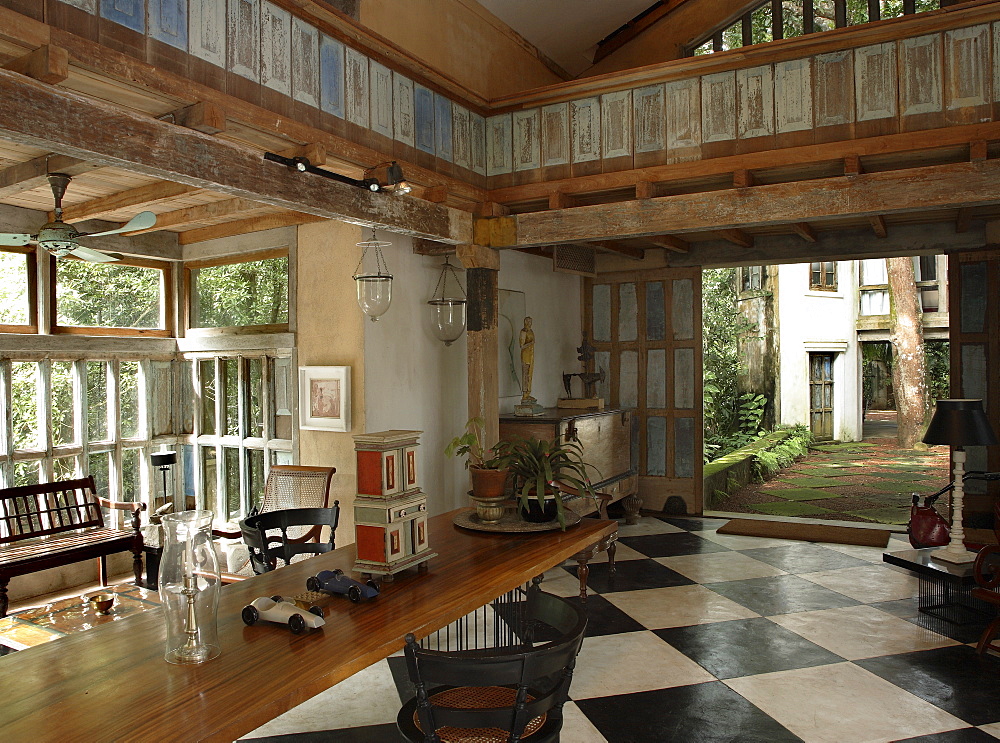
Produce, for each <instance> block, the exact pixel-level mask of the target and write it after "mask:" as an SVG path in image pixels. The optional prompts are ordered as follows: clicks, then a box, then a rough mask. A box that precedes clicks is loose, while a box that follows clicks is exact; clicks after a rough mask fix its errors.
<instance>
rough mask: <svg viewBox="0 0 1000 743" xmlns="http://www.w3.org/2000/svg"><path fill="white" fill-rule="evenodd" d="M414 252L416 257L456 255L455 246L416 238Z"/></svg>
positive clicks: (414, 239)
mask: <svg viewBox="0 0 1000 743" xmlns="http://www.w3.org/2000/svg"><path fill="white" fill-rule="evenodd" d="M413 252H414V253H415V254H416V255H455V246H454V245H449V244H448V243H439V242H436V241H434V240H424V239H423V238H422V237H415V238H413Z"/></svg>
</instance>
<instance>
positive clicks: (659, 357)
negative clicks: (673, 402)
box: [646, 348, 667, 409]
mask: <svg viewBox="0 0 1000 743" xmlns="http://www.w3.org/2000/svg"><path fill="white" fill-rule="evenodd" d="M646 407H647V408H659V409H662V408H665V407H667V352H666V349H663V348H651V349H650V350H649V351H648V352H647V353H646Z"/></svg>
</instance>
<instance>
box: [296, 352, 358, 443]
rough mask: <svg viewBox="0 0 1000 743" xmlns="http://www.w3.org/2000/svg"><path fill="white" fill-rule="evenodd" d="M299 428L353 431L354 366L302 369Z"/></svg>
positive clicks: (300, 375) (300, 373) (303, 367)
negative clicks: (352, 385)
mask: <svg viewBox="0 0 1000 743" xmlns="http://www.w3.org/2000/svg"><path fill="white" fill-rule="evenodd" d="M299 428H302V429H305V430H307V431H350V430H351V367H349V366H302V367H299Z"/></svg>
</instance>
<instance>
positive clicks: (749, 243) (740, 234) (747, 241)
mask: <svg viewBox="0 0 1000 743" xmlns="http://www.w3.org/2000/svg"><path fill="white" fill-rule="evenodd" d="M718 233H719V235H721V236H722V239H723V240H728V241H729V242H731V243H732V244H733V245H736V246H737V247H740V248H752V247H753V236H752V235H748V234H747V233H746V232H744V231H743V230H718Z"/></svg>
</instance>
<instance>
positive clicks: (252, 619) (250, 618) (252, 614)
mask: <svg viewBox="0 0 1000 743" xmlns="http://www.w3.org/2000/svg"><path fill="white" fill-rule="evenodd" d="M242 616H243V624H245V625H246V626H247V627H249V626H250V625H251V624H256V623H257V620H258V619H260V612H259V611H257V607H256V606H244V607H243V615H242Z"/></svg>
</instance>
